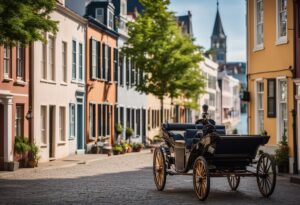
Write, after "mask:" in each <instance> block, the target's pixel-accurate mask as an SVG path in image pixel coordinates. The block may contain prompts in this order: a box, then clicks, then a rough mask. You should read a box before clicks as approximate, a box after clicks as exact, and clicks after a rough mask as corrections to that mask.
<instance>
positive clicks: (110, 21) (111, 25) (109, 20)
mask: <svg viewBox="0 0 300 205" xmlns="http://www.w3.org/2000/svg"><path fill="white" fill-rule="evenodd" d="M107 27H108V28H110V29H114V12H112V11H111V10H108V11H107Z"/></svg>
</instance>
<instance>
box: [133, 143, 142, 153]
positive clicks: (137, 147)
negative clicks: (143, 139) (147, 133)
mask: <svg viewBox="0 0 300 205" xmlns="http://www.w3.org/2000/svg"><path fill="white" fill-rule="evenodd" d="M132 148H133V151H139V150H141V149H143V148H144V144H143V143H137V142H134V143H133V144H132Z"/></svg>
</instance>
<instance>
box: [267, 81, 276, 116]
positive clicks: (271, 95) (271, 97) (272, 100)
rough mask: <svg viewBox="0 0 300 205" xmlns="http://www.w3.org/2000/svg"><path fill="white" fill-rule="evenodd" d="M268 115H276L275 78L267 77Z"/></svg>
mask: <svg viewBox="0 0 300 205" xmlns="http://www.w3.org/2000/svg"><path fill="white" fill-rule="evenodd" d="M267 93H268V98H267V103H268V117H269V118H274V117H276V79H275V78H273V79H268V92H267Z"/></svg>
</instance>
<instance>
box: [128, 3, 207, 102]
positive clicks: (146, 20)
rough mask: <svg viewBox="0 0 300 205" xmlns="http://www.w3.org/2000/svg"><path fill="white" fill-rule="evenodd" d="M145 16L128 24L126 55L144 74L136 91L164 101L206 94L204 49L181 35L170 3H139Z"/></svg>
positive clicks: (194, 97) (188, 37)
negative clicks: (202, 66)
mask: <svg viewBox="0 0 300 205" xmlns="http://www.w3.org/2000/svg"><path fill="white" fill-rule="evenodd" d="M140 2H141V3H142V4H143V6H144V8H145V9H144V12H143V15H138V17H137V19H136V21H134V22H130V23H128V31H129V36H130V38H129V39H128V41H127V43H126V45H125V46H124V48H123V50H122V51H123V53H124V54H125V55H126V56H127V57H129V58H131V60H132V61H133V62H134V63H135V65H136V67H137V68H138V69H140V70H142V71H144V73H145V77H144V80H143V81H142V83H139V84H138V85H137V88H136V89H137V90H138V91H142V92H144V93H147V94H148V93H151V94H153V95H155V96H157V97H158V98H159V99H160V100H161V105H162V106H163V99H164V97H165V96H168V97H171V98H175V97H179V96H183V97H187V98H191V99H192V100H193V101H195V100H194V99H196V98H198V95H199V93H201V92H202V91H203V87H204V83H203V80H202V76H201V75H200V72H199V70H198V67H199V66H198V63H199V61H201V60H202V55H201V53H202V50H201V47H199V46H196V45H194V43H193V41H194V40H193V39H191V37H190V36H187V35H182V34H181V30H180V28H179V27H178V25H177V23H176V21H175V16H174V14H173V13H172V12H170V11H168V10H167V7H168V5H169V3H170V1H169V0H140Z"/></svg>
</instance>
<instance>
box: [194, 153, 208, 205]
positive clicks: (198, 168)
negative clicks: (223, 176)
mask: <svg viewBox="0 0 300 205" xmlns="http://www.w3.org/2000/svg"><path fill="white" fill-rule="evenodd" d="M193 184H194V191H195V192H196V195H197V197H198V199H199V200H201V201H204V200H205V199H206V198H207V196H208V194H209V189H210V178H209V170H208V166H207V162H206V160H205V159H204V158H203V157H201V156H200V157H198V158H197V159H196V161H195V163H194V169H193Z"/></svg>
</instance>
